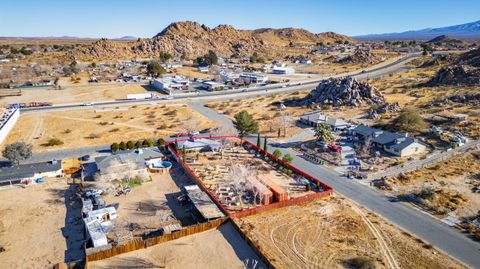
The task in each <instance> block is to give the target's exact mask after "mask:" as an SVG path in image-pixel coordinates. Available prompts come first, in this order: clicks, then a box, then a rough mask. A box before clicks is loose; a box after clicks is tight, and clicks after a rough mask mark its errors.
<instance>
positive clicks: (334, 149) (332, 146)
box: [328, 145, 342, 152]
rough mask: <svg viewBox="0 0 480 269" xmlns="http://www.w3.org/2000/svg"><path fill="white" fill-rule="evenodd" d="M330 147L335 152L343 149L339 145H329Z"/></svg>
mask: <svg viewBox="0 0 480 269" xmlns="http://www.w3.org/2000/svg"><path fill="white" fill-rule="evenodd" d="M328 149H329V150H331V151H334V152H340V151H342V148H341V147H339V146H337V145H328Z"/></svg>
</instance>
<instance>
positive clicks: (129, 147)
mask: <svg viewBox="0 0 480 269" xmlns="http://www.w3.org/2000/svg"><path fill="white" fill-rule="evenodd" d="M134 148H135V143H133V141H128V142H127V149H129V150H132V149H134Z"/></svg>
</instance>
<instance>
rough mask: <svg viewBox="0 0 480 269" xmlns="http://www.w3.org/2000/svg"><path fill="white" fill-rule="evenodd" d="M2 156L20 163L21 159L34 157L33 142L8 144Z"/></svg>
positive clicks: (13, 162)
mask: <svg viewBox="0 0 480 269" xmlns="http://www.w3.org/2000/svg"><path fill="white" fill-rule="evenodd" d="M2 156H3V157H5V158H6V159H7V160H9V161H10V162H11V163H12V164H14V165H18V164H19V163H20V161H23V160H26V159H28V158H30V157H32V144H27V143H25V142H15V143H12V144H8V145H6V146H5V148H4V149H3V151H2Z"/></svg>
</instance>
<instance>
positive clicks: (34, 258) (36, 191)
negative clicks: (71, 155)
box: [0, 178, 68, 268]
mask: <svg viewBox="0 0 480 269" xmlns="http://www.w3.org/2000/svg"><path fill="white" fill-rule="evenodd" d="M67 189H68V185H67V183H66V182H65V180H64V179H56V178H55V179H47V180H46V181H45V183H43V184H36V185H33V186H30V187H28V188H26V189H11V190H1V191H0V197H1V203H0V246H3V247H4V248H5V250H6V251H5V252H1V253H0V260H1V263H2V265H1V267H2V268H50V267H52V266H53V265H54V264H56V263H59V262H63V261H64V259H65V251H66V250H67V245H66V242H65V238H64V237H63V235H62V228H63V227H64V226H65V221H66V220H65V218H66V217H65V216H66V207H65V202H64V199H65V198H64V196H65V191H66V190H67Z"/></svg>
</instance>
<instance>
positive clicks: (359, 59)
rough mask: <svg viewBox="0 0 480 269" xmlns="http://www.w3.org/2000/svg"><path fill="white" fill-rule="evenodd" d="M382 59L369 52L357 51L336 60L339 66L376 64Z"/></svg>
mask: <svg viewBox="0 0 480 269" xmlns="http://www.w3.org/2000/svg"><path fill="white" fill-rule="evenodd" d="M381 60H382V59H381V58H380V57H378V56H377V55H375V54H373V53H372V51H370V50H362V49H357V50H356V51H355V52H354V53H353V54H352V55H349V56H346V57H343V58H342V59H340V60H338V62H339V63H341V64H376V63H379V62H380V61H381Z"/></svg>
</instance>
